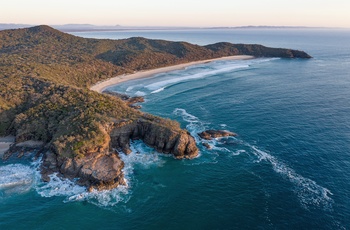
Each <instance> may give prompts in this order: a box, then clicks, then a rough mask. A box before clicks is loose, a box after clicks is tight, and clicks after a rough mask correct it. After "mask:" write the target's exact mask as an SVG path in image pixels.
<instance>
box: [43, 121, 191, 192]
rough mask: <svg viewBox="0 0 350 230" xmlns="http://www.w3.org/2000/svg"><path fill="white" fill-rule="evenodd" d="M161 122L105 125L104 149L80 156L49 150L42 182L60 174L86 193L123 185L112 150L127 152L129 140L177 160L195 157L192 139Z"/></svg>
mask: <svg viewBox="0 0 350 230" xmlns="http://www.w3.org/2000/svg"><path fill="white" fill-rule="evenodd" d="M168 122H170V124H168V123H167V122H166V121H165V120H164V119H161V118H157V117H153V116H147V115H144V116H143V117H142V118H140V119H138V120H137V121H133V120H123V121H121V122H118V123H115V124H114V125H112V124H108V125H106V126H105V132H106V133H108V134H109V135H108V137H109V138H106V139H105V142H106V143H104V145H103V147H101V148H97V149H94V150H93V151H95V152H93V151H89V152H88V153H86V154H85V155H84V156H83V157H78V156H76V157H74V158H70V157H64V154H63V153H60V152H58V151H59V150H58V149H55V151H56V153H54V152H51V151H48V152H46V153H45V154H44V157H43V163H42V167H41V174H42V179H43V180H44V181H49V180H50V176H49V175H50V174H52V173H55V172H56V173H59V174H60V175H62V176H63V177H65V178H70V179H74V178H79V180H78V184H80V185H83V186H86V187H87V188H88V189H89V190H91V189H96V190H106V189H112V188H115V187H117V186H118V185H125V181H124V175H123V172H122V169H123V167H124V163H123V162H122V161H121V159H120V158H119V156H118V153H117V152H115V151H112V152H111V149H117V150H119V151H122V152H124V153H126V154H128V153H130V152H131V150H130V140H137V139H140V140H143V141H144V143H145V144H147V145H148V146H150V147H153V148H155V149H156V150H157V151H158V152H161V153H166V154H173V155H174V157H175V158H177V159H183V158H188V159H191V158H194V157H196V156H197V155H198V148H197V146H196V142H195V140H194V138H193V137H192V136H191V135H190V134H189V133H188V132H187V131H184V130H182V129H180V128H179V127H174V126H172V125H171V124H172V123H171V121H168Z"/></svg>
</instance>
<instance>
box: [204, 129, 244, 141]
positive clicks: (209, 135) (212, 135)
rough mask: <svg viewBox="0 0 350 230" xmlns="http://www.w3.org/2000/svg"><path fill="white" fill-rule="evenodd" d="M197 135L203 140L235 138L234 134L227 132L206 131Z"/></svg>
mask: <svg viewBox="0 0 350 230" xmlns="http://www.w3.org/2000/svg"><path fill="white" fill-rule="evenodd" d="M198 135H199V136H200V137H201V138H203V139H205V140H212V139H214V138H219V137H228V136H232V137H234V136H237V134H236V133H233V132H230V131H227V130H206V131H203V132H201V133H198Z"/></svg>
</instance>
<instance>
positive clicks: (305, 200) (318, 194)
mask: <svg viewBox="0 0 350 230" xmlns="http://www.w3.org/2000/svg"><path fill="white" fill-rule="evenodd" d="M247 145H248V146H249V147H250V148H251V149H252V150H253V151H252V153H253V154H254V155H255V156H257V157H258V162H260V161H267V162H269V163H270V164H271V165H272V168H273V170H274V171H275V172H276V173H278V174H280V175H281V176H282V177H283V178H285V179H287V180H289V181H290V182H291V183H292V184H293V185H294V187H295V193H296V194H297V196H298V198H299V201H300V203H301V205H302V207H304V208H305V209H308V208H309V207H312V206H313V207H318V208H322V209H324V210H332V204H333V199H332V198H331V197H329V196H330V195H333V194H332V193H331V191H330V190H328V189H327V188H324V187H322V186H320V185H318V184H317V183H316V182H315V181H313V180H311V179H308V178H305V177H303V176H301V175H299V174H298V173H296V172H295V171H294V170H293V169H291V168H290V167H288V166H287V165H286V164H284V163H282V162H281V161H279V160H278V159H277V158H276V157H274V156H272V155H270V154H269V153H267V152H265V151H262V150H260V149H258V148H257V147H255V146H250V145H249V144H247Z"/></svg>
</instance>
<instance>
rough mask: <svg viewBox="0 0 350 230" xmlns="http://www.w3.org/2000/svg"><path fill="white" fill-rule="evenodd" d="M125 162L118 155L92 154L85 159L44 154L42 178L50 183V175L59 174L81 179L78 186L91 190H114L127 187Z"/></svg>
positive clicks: (49, 153)
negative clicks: (122, 186)
mask: <svg viewBox="0 0 350 230" xmlns="http://www.w3.org/2000/svg"><path fill="white" fill-rule="evenodd" d="M123 167H124V163H123V161H121V160H120V158H119V156H118V154H117V153H91V154H88V155H87V156H85V157H83V158H73V159H71V158H66V157H62V156H60V157H57V155H56V154H55V153H53V152H46V153H45V154H44V159H43V164H42V167H41V173H42V178H43V180H44V181H49V180H50V177H49V175H50V174H52V173H54V172H58V173H60V174H61V175H63V176H64V177H66V178H70V179H73V178H79V180H78V182H77V183H78V184H80V185H83V186H86V187H87V188H88V189H89V191H91V189H96V190H105V189H112V188H115V187H117V186H118V185H125V180H124V175H123V172H122V169H123Z"/></svg>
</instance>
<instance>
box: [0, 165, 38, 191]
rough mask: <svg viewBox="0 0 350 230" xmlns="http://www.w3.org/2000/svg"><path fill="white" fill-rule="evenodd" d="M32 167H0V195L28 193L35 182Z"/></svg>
mask: <svg viewBox="0 0 350 230" xmlns="http://www.w3.org/2000/svg"><path fill="white" fill-rule="evenodd" d="M34 177H35V174H34V171H33V170H32V168H31V167H30V166H27V165H22V164H9V165H5V166H1V167H0V194H4V195H11V194H20V193H25V192H28V191H29V190H30V189H31V188H32V184H33V181H34Z"/></svg>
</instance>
